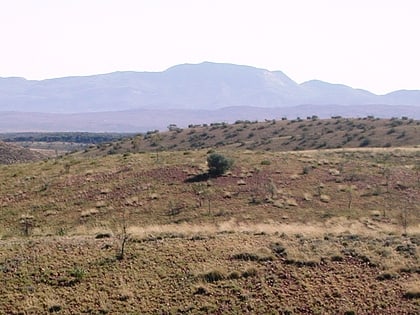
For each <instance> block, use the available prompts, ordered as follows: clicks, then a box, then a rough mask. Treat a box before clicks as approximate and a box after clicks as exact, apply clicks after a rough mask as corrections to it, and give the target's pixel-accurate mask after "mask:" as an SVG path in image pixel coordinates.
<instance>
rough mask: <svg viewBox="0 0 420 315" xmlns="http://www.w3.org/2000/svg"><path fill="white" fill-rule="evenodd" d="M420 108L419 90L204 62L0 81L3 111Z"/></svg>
mask: <svg viewBox="0 0 420 315" xmlns="http://www.w3.org/2000/svg"><path fill="white" fill-rule="evenodd" d="M303 104H312V105H332V104H334V105H342V106H344V105H371V104H384V105H408V106H420V90H398V91H394V92H391V93H388V94H385V95H376V94H374V93H371V92H369V91H366V90H362V89H354V88H352V87H349V86H346V85H343V84H332V83H328V82H324V81H320V80H310V81H306V82H303V83H301V84H298V83H296V82H295V81H293V80H292V79H291V78H289V77H288V76H287V75H286V74H284V73H283V72H282V71H269V70H266V69H260V68H255V67H252V66H241V65H235V64H224V63H212V62H203V63H200V64H182V65H176V66H173V67H170V68H168V69H167V70H165V71H162V72H136V71H118V72H112V73H107V74H97V75H90V76H70V77H63V78H53V79H46V80H26V79H24V78H18V77H11V78H0V112H1V111H21V112H42V113H87V112H105V111H121V110H131V109H146V108H149V109H175V108H176V109H220V108H224V107H231V106H252V107H266V108H274V107H291V106H298V105H303Z"/></svg>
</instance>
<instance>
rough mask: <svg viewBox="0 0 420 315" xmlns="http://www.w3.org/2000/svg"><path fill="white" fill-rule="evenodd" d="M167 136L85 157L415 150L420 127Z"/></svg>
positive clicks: (372, 124)
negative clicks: (212, 150)
mask: <svg viewBox="0 0 420 315" xmlns="http://www.w3.org/2000/svg"><path fill="white" fill-rule="evenodd" d="M168 127H169V129H170V131H167V132H157V131H150V132H147V133H146V134H145V135H140V136H137V137H134V138H130V139H124V140H122V141H119V142H114V143H108V144H101V145H98V146H97V147H91V148H90V149H89V150H87V151H86V152H85V153H84V154H86V155H106V154H113V153H125V152H142V151H162V150H191V149H203V148H229V149H236V150H245V149H246V150H264V151H290V150H315V149H333V148H360V147H402V146H415V145H419V144H420V140H419V139H420V121H418V120H413V119H408V118H403V119H397V118H395V119H377V118H373V117H370V118H363V119H362V118H360V119H347V118H341V117H335V118H332V119H318V118H316V117H315V116H313V117H308V119H304V120H303V119H295V120H287V119H285V120H269V121H265V122H250V121H243V120H239V121H237V122H235V123H234V124H226V123H212V124H210V125H206V124H205V125H190V126H189V128H185V129H182V128H177V127H176V126H175V125H170V126H168Z"/></svg>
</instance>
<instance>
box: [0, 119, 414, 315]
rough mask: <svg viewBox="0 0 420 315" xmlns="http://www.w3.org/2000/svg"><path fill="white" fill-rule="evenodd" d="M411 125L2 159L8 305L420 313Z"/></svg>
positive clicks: (13, 308)
mask: <svg viewBox="0 0 420 315" xmlns="http://www.w3.org/2000/svg"><path fill="white" fill-rule="evenodd" d="M298 123H299V122H296V124H298ZM404 123H408V122H406V121H404ZM264 124H270V123H264ZM414 125H415V122H414ZM232 126H234V128H236V127H237V126H238V125H232ZM227 128H230V126H228V127H227ZM377 128H379V127H377ZM182 132H184V131H182ZM411 132H412V133H413V135H415V134H417V133H418V127H417V129H416V128H414V129H413V130H412V131H410V133H409V132H406V137H407V139H411V138H409V136H408V135H411ZM170 133H171V132H169V133H167V134H160V136H159V137H160V139H163V140H159V141H162V142H160V143H163V142H164V139H165V137H169V135H170ZM393 133H394V132H393ZM178 134H181V133H178ZM328 134H329V133H328ZM391 134H392V133H391ZM410 137H411V136H410ZM418 139H419V138H417V143H416V144H414V143H411V144H407V145H405V146H404V147H398V148H397V147H388V146H386V147H380V148H370V147H360V146H356V148H335V149H323V150H320V149H314V150H293V149H292V150H293V151H287V150H286V149H285V150H284V152H283V151H278V150H277V151H276V150H274V149H270V150H266V149H264V148H261V149H260V150H259V149H252V150H251V149H246V148H244V147H238V146H236V147H234V149H233V147H232V146H229V145H228V146H227V147H226V146H225V147H223V148H222V147H220V148H218V149H217V152H219V153H221V154H223V155H224V156H227V157H229V158H231V159H233V160H234V166H233V168H232V169H231V170H230V171H228V172H227V173H226V174H224V175H223V176H219V177H211V178H208V177H207V176H205V174H206V172H207V165H206V157H207V154H208V149H197V150H190V149H188V150H187V149H186V150H181V149H179V150H176V151H168V150H166V149H163V150H155V148H156V147H155V146H151V148H150V150H151V152H137V153H129V152H127V151H128V150H127V151H125V152H124V153H120V154H118V153H116V154H112V155H110V154H108V153H106V154H102V153H104V152H106V150H105V151H104V150H101V148H93V147H92V148H91V149H90V150H87V151H85V152H79V153H75V154H69V155H65V156H63V157H59V158H50V159H45V160H43V161H38V162H31V163H23V164H13V165H1V166H0V178H1V182H0V249H1V250H0V282H1V286H0V297H1V298H0V314H50V313H52V314H54V313H56V314H418V313H419V311H420V251H419V246H420V148H419V147H418V145H419V143H418V142H419V141H418ZM126 141H129V142H127V143H130V141H133V140H126ZM135 141H136V140H135V139H134V143H135ZM142 141H147V139H146V140H142ZM372 141H374V140H372ZM375 141H376V140H375ZM410 141H411V140H410ZM413 141H414V140H413ZM125 145H126V144H124V143H116V144H112V145H110V146H109V147H114V146H117V148H119V147H122V148H124V147H125ZM131 145H132V143H131V144H130V146H131ZM159 145H160V144H159ZM162 147H164V145H162ZM137 149H138V151H142V150H143V149H141V148H139V147H137ZM145 151H147V150H145ZM101 152H102V153H101ZM122 250H124V252H123V253H122Z"/></svg>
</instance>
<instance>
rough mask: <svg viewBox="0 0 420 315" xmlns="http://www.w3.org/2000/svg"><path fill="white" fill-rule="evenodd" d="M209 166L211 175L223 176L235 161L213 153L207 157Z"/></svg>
mask: <svg viewBox="0 0 420 315" xmlns="http://www.w3.org/2000/svg"><path fill="white" fill-rule="evenodd" d="M207 164H208V167H209V174H210V175H215V176H218V175H222V174H224V173H225V172H226V171H228V170H229V169H230V168H231V167H232V166H233V160H231V159H228V158H226V157H224V156H223V155H221V154H218V153H211V154H210V155H209V156H208V157H207Z"/></svg>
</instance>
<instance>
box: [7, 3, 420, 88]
mask: <svg viewBox="0 0 420 315" xmlns="http://www.w3.org/2000/svg"><path fill="white" fill-rule="evenodd" d="M419 16H420V1H419V0H0V43H1V45H0V77H11V76H17V77H24V78H27V79H36V80H41V79H47V78H57V77H65V76H79V75H93V74H101V73H109V72H114V71H164V70H165V69H167V68H169V67H171V66H174V65H178V64H184V63H201V62H203V61H211V62H223V63H233V64H241V65H249V66H254V67H258V68H263V69H267V70H272V71H274V70H281V71H283V72H284V73H285V74H286V75H288V76H289V77H290V78H291V79H293V80H294V81H296V82H298V83H302V82H304V81H308V80H312V79H318V80H323V81H327V82H330V83H340V84H346V85H349V86H352V87H354V88H363V89H366V90H369V91H371V92H374V93H376V94H385V93H388V92H391V91H394V90H400V89H418V90H420V40H419V30H420V18H419Z"/></svg>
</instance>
